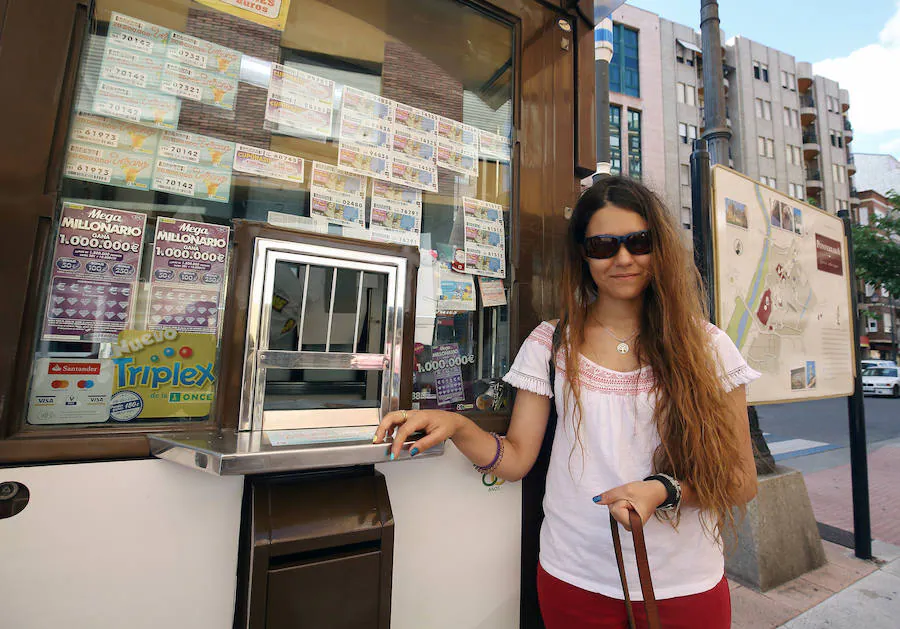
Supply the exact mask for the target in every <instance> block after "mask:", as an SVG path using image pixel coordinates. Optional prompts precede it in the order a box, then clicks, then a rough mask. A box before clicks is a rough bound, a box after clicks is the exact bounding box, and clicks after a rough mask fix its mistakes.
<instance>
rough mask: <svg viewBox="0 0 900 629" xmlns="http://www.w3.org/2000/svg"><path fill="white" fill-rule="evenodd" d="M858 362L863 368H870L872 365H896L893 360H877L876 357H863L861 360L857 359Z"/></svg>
mask: <svg viewBox="0 0 900 629" xmlns="http://www.w3.org/2000/svg"><path fill="white" fill-rule="evenodd" d="M859 364H860V365H861V368H862V369H863V370H865V369H871V368H872V367H896V366H897V363H895V362H894V361H893V360H878V359H876V358H864V359H863V360H861V361H859Z"/></svg>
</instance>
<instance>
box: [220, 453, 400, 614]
mask: <svg viewBox="0 0 900 629" xmlns="http://www.w3.org/2000/svg"><path fill="white" fill-rule="evenodd" d="M246 489H247V491H246V494H245V513H244V517H245V520H244V525H243V529H244V534H243V535H242V536H241V550H240V557H239V560H238V561H239V563H238V570H239V575H238V597H237V613H236V614H235V625H234V626H235V628H236V629H237V628H243V629H261V628H263V627H265V629H281V628H285V629H288V628H291V629H297V628H306V627H315V628H316V629H331V628H335V629H336V628H338V627H353V628H355V629H356V628H358V629H368V628H371V629H387V628H388V627H390V612H391V570H392V565H393V549H394V520H393V515H392V513H391V507H390V501H389V499H388V494H387V485H386V484H385V480H384V477H383V476H382V475H381V474H379V473H377V472H374V471H373V470H372V469H371V468H353V469H348V470H345V471H343V472H341V473H338V474H335V473H333V472H331V473H329V474H327V475H323V474H317V473H309V474H306V475H286V476H261V477H255V478H252V479H249V480H248V481H247V485H246Z"/></svg>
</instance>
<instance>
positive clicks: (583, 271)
mask: <svg viewBox="0 0 900 629" xmlns="http://www.w3.org/2000/svg"><path fill="white" fill-rule="evenodd" d="M607 204H611V205H615V206H617V207H619V208H622V209H626V210H631V211H633V212H636V213H637V214H639V215H640V216H641V217H643V219H644V220H645V221H647V225H648V227H649V229H650V234H651V238H652V241H653V253H652V254H651V255H652V258H651V264H650V274H651V280H650V284H649V285H648V287H647V289H646V290H645V291H644V295H643V309H642V314H641V322H640V334H639V336H638V349H637V351H638V352H639V353H638V354H637V355H638V360H639V361H640V362H641V363H642V364H647V365H649V366H650V368H651V369H652V374H653V376H654V384H653V393H655V395H656V409H655V413H654V422H655V424H656V428H657V430H658V432H659V436H660V441H661V444H660V446H659V447H658V448H657V450H656V452H655V453H654V455H653V467H654V471H656V472H661V473H666V474H671V475H672V476H674V477H675V478H678V479H679V480H682V481H685V482H687V483H689V484H690V486H691V487H692V488H693V489H694V491H695V493H696V496H697V500H698V501H699V503H700V507H701V509H702V510H703V511H705V512H707V514H708V515H710V516H712V523H714V526H715V528H716V530H717V531H721V530H722V528H723V527H725V528H729V529H733V528H734V527H735V517H734V512H733V511H732V505H734V504H735V503H736V502H737V500H735V496H736V495H738V492H739V490H740V487H741V481H740V475H739V474H738V473H737V470H736V469H735V466H736V465H737V461H739V460H740V446H739V442H738V437H737V435H736V434H735V433H734V432H733V431H732V429H731V426H730V425H729V422H728V420H727V419H726V418H725V417H724V416H723V413H724V410H725V408H726V393H725V389H724V386H723V384H722V382H721V381H720V380H719V375H718V373H717V369H716V358H715V357H714V354H713V348H712V345H711V339H710V334H709V332H708V331H707V329H706V326H705V322H706V321H707V320H708V312H707V306H706V304H707V301H706V298H705V297H706V292H705V289H704V286H703V282H702V281H701V278H700V274H699V273H698V271H697V268H696V267H695V266H694V263H693V260H692V257H691V253H690V251H689V250H688V248H687V246H686V244H685V242H684V240H683V235H682V233H681V230H680V228H679V227H677V226H676V224H675V221H674V218H673V216H672V215H671V213H670V212H669V211H668V210H667V209H666V207H665V205H664V204H663V202H662V201H661V200H660V199H659V198H658V197H657V196H656V195H655V194H654V193H653V192H652V191H650V190H649V189H647V188H646V187H645V186H643V185H641V184H639V183H637V182H636V181H634V180H632V179H630V178H626V177H611V176H609V177H601V178H600V179H599V180H598V181H597V182H595V183H594V185H592V186H591V187H590V188H588V189H587V190H586V191H585V192H584V193H583V194H582V195H581V197H580V198H579V199H578V202H577V203H576V204H575V208H574V211H573V213H572V218H571V219H570V221H569V229H568V234H567V240H566V259H565V263H564V268H563V281H562V287H561V295H560V296H561V304H562V311H561V313H560V321H562V322H564V324H563V328H562V330H561V331H562V337H561V341H562V342H561V349H562V351H563V352H564V355H565V356H566V357H567V360H566V380H567V382H568V385H569V390H568V391H567V394H569V395H571V397H572V398H574V401H575V404H574V405H573V406H570V408H574V409H575V417H574V418H573V422H574V431H575V435H576V439H577V440H578V443H579V445H580V444H581V441H580V429H581V423H582V408H581V403H580V400H579V397H580V396H579V393H580V390H581V383H580V379H579V360H578V357H579V356H580V355H581V349H582V347H583V345H584V343H585V327H586V325H587V322H588V312H589V310H590V307H591V304H592V303H593V302H594V301H595V300H596V299H597V298H598V295H597V288H596V285H595V284H594V281H593V279H592V278H591V273H590V269H589V267H588V263H587V261H586V259H585V257H584V249H583V244H584V239H585V233H586V231H587V226H588V223H589V222H590V220H591V217H592V216H593V215H594V213H595V212H597V211H600V210H602V208H603V207H605V206H606V205H607ZM568 357H571V359H568ZM676 524H677V522H676Z"/></svg>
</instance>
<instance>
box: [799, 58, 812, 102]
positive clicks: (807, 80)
mask: <svg viewBox="0 0 900 629" xmlns="http://www.w3.org/2000/svg"><path fill="white" fill-rule="evenodd" d="M812 84H813V71H812V64H811V63H809V62H806V61H801V62H799V63H798V64H797V89H798V90H799V91H800V93H801V94H802V93H804V92H806V91H808V90H809V88H811V87H812Z"/></svg>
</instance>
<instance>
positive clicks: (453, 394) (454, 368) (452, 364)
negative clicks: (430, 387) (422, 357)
mask: <svg viewBox="0 0 900 629" xmlns="http://www.w3.org/2000/svg"><path fill="white" fill-rule="evenodd" d="M460 359H461V357H460V354H459V345H457V344H456V343H448V344H446V345H438V346H436V347H435V348H434V349H433V350H432V352H431V360H432V362H433V363H435V364H436V365H437V366H438V368H437V369H436V370H435V372H434V386H435V390H436V393H437V404H438V406H446V405H448V404H452V403H453V402H463V401H465V399H466V394H465V388H464V387H463V377H462V369H460V364H461V360H460Z"/></svg>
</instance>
